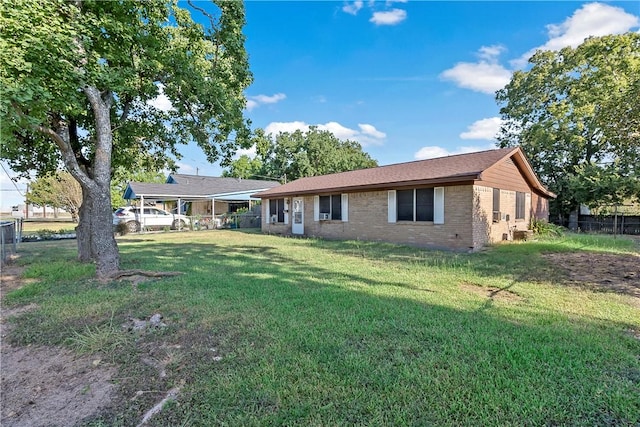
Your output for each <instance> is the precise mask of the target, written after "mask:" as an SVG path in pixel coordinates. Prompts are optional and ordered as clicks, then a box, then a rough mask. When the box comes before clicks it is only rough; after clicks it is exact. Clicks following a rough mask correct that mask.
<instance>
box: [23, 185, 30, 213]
mask: <svg viewBox="0 0 640 427" xmlns="http://www.w3.org/2000/svg"><path fill="white" fill-rule="evenodd" d="M28 195H29V183H27V192H26V193H25V194H24V207H25V210H26V212H25V213H24V217H25V218H26V219H29V199H28V198H27V197H28Z"/></svg>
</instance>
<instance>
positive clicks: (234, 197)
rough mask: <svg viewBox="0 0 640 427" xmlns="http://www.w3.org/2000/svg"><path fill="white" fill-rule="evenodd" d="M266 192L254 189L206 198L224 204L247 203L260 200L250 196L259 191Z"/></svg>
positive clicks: (211, 195) (212, 195)
mask: <svg viewBox="0 0 640 427" xmlns="http://www.w3.org/2000/svg"><path fill="white" fill-rule="evenodd" d="M264 190H267V189H266V188H263V189H255V190H250V191H234V192H231V193H218V194H210V195H208V196H207V197H209V198H211V199H215V200H222V201H225V202H248V201H250V200H260V199H259V198H256V197H251V195H252V194H256V193H259V192H260V191H264Z"/></svg>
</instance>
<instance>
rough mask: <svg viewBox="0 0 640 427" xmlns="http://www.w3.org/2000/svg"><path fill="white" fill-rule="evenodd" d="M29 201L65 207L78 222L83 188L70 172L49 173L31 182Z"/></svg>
mask: <svg viewBox="0 0 640 427" xmlns="http://www.w3.org/2000/svg"><path fill="white" fill-rule="evenodd" d="M27 202H29V203H31V204H33V205H36V206H51V207H52V208H60V209H64V210H65V211H67V212H69V213H70V214H71V218H72V220H73V221H76V222H77V221H78V214H79V212H80V206H81V205H82V188H80V184H78V181H76V180H75V178H73V177H72V176H71V174H70V173H69V172H64V171H62V172H57V173H54V174H48V175H45V176H41V177H39V178H38V179H36V180H35V181H33V182H32V183H31V185H30V186H29V192H28V193H27Z"/></svg>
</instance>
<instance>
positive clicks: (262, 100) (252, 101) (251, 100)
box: [246, 93, 287, 111]
mask: <svg viewBox="0 0 640 427" xmlns="http://www.w3.org/2000/svg"><path fill="white" fill-rule="evenodd" d="M286 98H287V95H285V94H284V93H276V94H274V95H271V96H269V95H255V96H248V97H247V107H246V108H247V111H251V110H253V109H254V108H256V107H259V106H260V105H265V104H276V103H278V102H280V101H282V100H284V99H286Z"/></svg>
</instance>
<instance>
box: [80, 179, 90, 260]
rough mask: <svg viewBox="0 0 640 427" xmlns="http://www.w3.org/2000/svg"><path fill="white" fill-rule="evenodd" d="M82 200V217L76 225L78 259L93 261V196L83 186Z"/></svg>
mask: <svg viewBox="0 0 640 427" xmlns="http://www.w3.org/2000/svg"><path fill="white" fill-rule="evenodd" d="M82 200H83V203H82V205H80V218H79V220H78V226H77V227H76V240H77V242H78V260H79V261H80V262H91V261H93V256H92V255H91V217H92V214H91V207H92V205H93V204H92V203H91V198H90V194H89V191H87V190H85V189H84V187H83V188H82Z"/></svg>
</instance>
